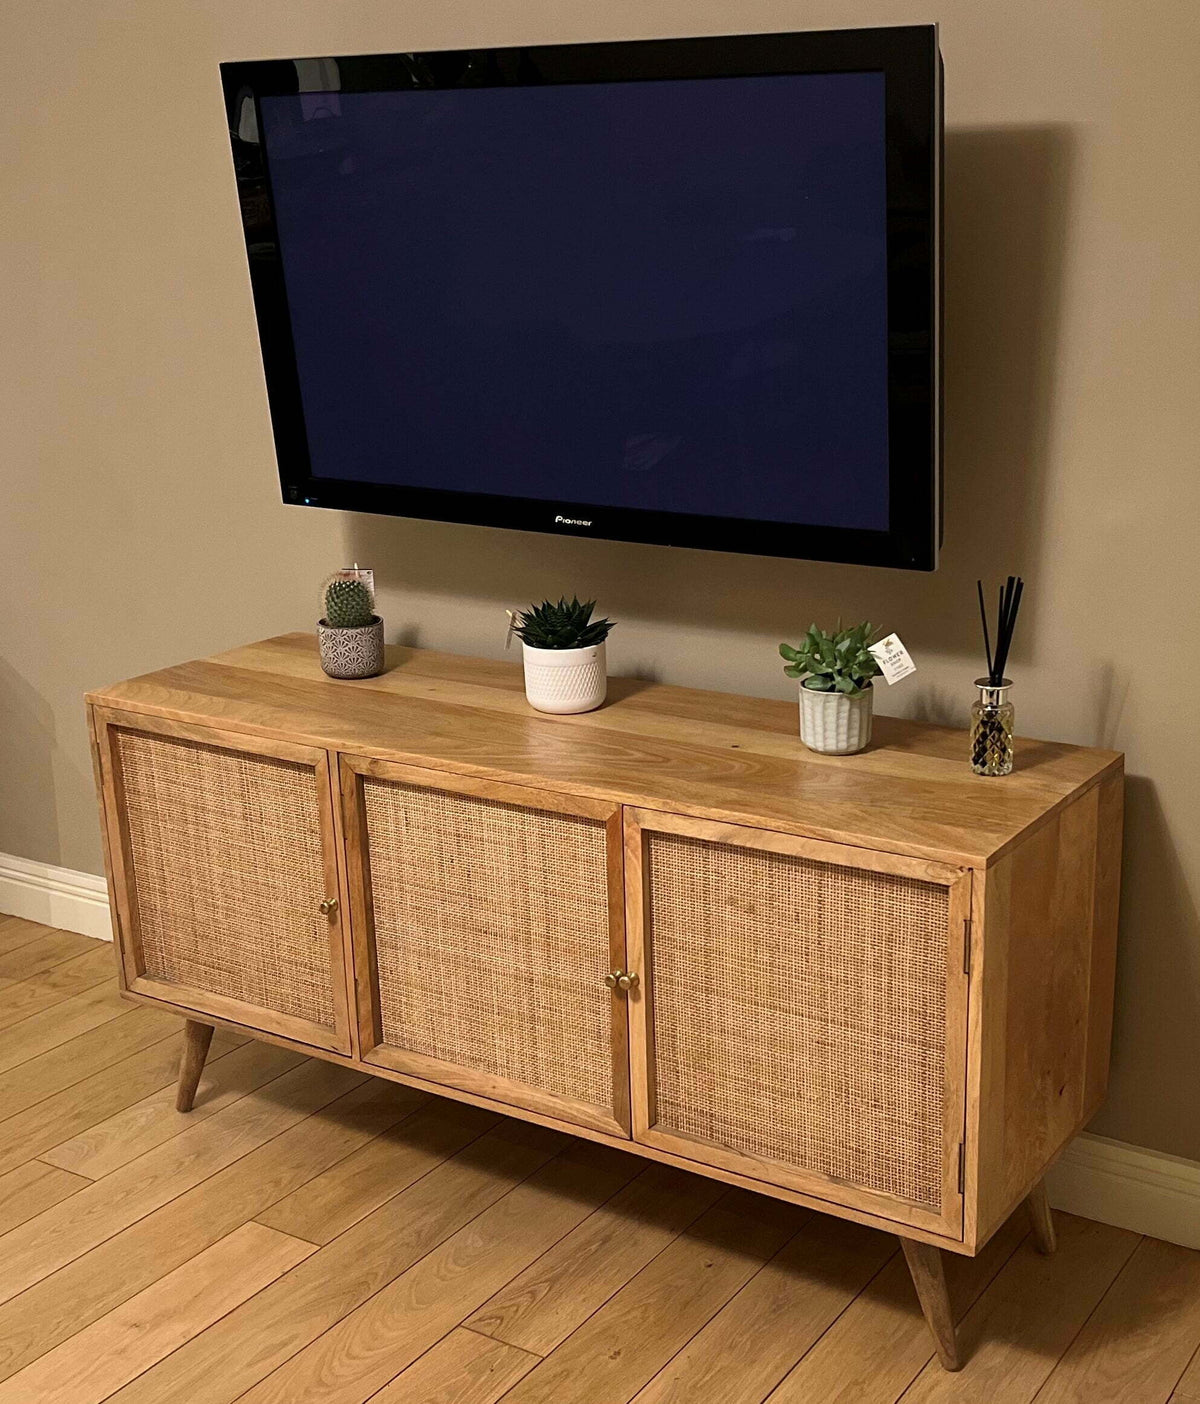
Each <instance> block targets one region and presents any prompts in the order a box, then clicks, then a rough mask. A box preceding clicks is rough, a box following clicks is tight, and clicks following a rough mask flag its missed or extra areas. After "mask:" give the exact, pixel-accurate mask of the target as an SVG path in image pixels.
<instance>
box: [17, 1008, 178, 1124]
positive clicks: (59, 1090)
mask: <svg viewBox="0 0 1200 1404" xmlns="http://www.w3.org/2000/svg"><path fill="white" fill-rule="evenodd" d="M84 1036H85V1035H83V1034H80V1035H79V1037H80V1038H83V1037H84ZM179 1036H180V1035H179V1033H178V1032H175V1033H169V1034H166V1035H164V1036H163V1037H162V1038H155V1039H151V1041H150V1042H149V1043H147V1044H146V1045H145V1046H144V1047H142V1048H139V1049H137V1050H136V1051H135V1052H133V1053H130V1054H129V1055H128V1057H126V1058H118V1059H117V1061H116V1062H115V1063H109V1064H108V1066H107V1067H103V1068H93V1069H91V1070H90V1071H88V1072H85V1073H84V1074H83V1076H82V1077H78V1078H76V1079H75V1081H74V1082H67V1083H64V1084H63V1086H62V1087H56V1088H55V1089H54V1091H53V1092H51V1093H50V1094H49V1095H48V1096H45V1097H39V1098H38V1099H37V1100H35V1101H32V1102H30V1103H28V1105H26V1106H23V1107H18V1108H17V1109H16V1111H11V1112H6V1113H5V1114H4V1115H3V1116H0V1128H3V1126H4V1123H5V1122H6V1121H11V1120H12V1118H13V1117H14V1116H21V1115H22V1114H23V1113H25V1112H27V1111H30V1110H31V1109H32V1108H34V1107H37V1106H41V1104H42V1103H43V1102H48V1101H50V1099H51V1098H52V1097H57V1096H59V1095H60V1094H61V1093H63V1092H69V1091H70V1090H71V1088H72V1087H78V1086H79V1084H80V1083H81V1082H86V1081H87V1080H88V1078H90V1077H97V1076H99V1074H100V1073H104V1072H108V1071H109V1070H110V1069H112V1068H118V1067H120V1066H121V1064H122V1063H124V1062H127V1061H128V1060H129V1058H136V1057H137V1056H138V1055H139V1054H141V1053H145V1052H146V1050H147V1049H148V1048H158V1047H159V1046H160V1045H161V1044H164V1043H169V1042H170V1041H171V1039H173V1038H179ZM73 1042H74V1039H71V1040H69V1042H68V1043H62V1044H59V1047H60V1048H67V1047H69V1046H70V1043H73ZM51 1052H57V1049H52V1050H51ZM38 1056H39V1057H48V1056H49V1055H48V1054H39V1055H38ZM30 1061H31V1062H36V1061H37V1060H36V1059H31V1060H30ZM2 1075H3V1074H0V1076H2ZM172 1081H174V1079H172ZM170 1085H171V1084H170V1083H169V1082H165V1083H163V1087H169V1086H170ZM157 1090H158V1091H161V1090H162V1088H158V1089H157ZM100 1120H101V1121H103V1120H104V1117H101V1118H100ZM93 1124H95V1123H93Z"/></svg>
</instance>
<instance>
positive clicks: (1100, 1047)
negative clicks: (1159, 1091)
mask: <svg viewBox="0 0 1200 1404" xmlns="http://www.w3.org/2000/svg"><path fill="white" fill-rule="evenodd" d="M1097 796H1098V800H1097V804H1098V814H1097V824H1096V893H1095V900H1094V903H1093V910H1092V979H1091V987H1090V992H1089V1006H1090V1007H1089V1010H1088V1036H1087V1075H1086V1081H1085V1084H1084V1093H1083V1118H1084V1120H1085V1121H1090V1120H1091V1118H1092V1116H1093V1115H1094V1114H1095V1112H1096V1111H1097V1110H1098V1108H1099V1106H1100V1103H1101V1101H1102V1100H1103V1098H1104V1093H1105V1091H1106V1089H1107V1087H1108V1060H1109V1052H1110V1049H1111V1047H1112V1021H1113V994H1114V988H1115V984H1116V974H1117V919H1118V916H1119V915H1120V910H1119V909H1120V904H1121V831H1122V824H1123V820H1124V811H1125V775H1124V772H1123V771H1118V772H1117V774H1116V775H1112V776H1110V777H1109V778H1108V779H1107V780H1105V781H1103V782H1102V784H1101V785H1100V786H1099V788H1098V791H1097Z"/></svg>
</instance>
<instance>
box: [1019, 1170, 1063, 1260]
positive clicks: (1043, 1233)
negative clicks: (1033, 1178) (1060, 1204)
mask: <svg viewBox="0 0 1200 1404" xmlns="http://www.w3.org/2000/svg"><path fill="white" fill-rule="evenodd" d="M1025 1207H1026V1209H1028V1210H1029V1222H1030V1223H1031V1224H1032V1226H1033V1242H1034V1246H1035V1247H1036V1248H1037V1250H1038V1252H1039V1253H1053V1252H1054V1250H1055V1249H1056V1248H1057V1247H1058V1237H1057V1235H1056V1234H1055V1232H1054V1219H1053V1217H1052V1216H1051V1213H1050V1200H1049V1198H1048V1197H1047V1195H1046V1182H1045V1180H1039V1181H1038V1182H1037V1185H1036V1186H1035V1188H1034V1189H1033V1191H1032V1193H1031V1194H1030V1195H1029V1197H1028V1199H1026V1201H1025Z"/></svg>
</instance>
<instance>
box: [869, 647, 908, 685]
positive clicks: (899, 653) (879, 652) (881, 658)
mask: <svg viewBox="0 0 1200 1404" xmlns="http://www.w3.org/2000/svg"><path fill="white" fill-rule="evenodd" d="M867 652H868V653H870V654H871V655H872V656H873V657H874V659H875V661H876V663H878V664H879V667H880V670H881V671H882V673H883V679H884V681H885V682H886V683H887V685H888V686H889V687H891V685H892V684H893V683H898V682H899V681H900V680H901V678H906V677H908V675H909V674H910V673H915V672H916V671H917V665H916V664H915V663H914V662H913V661H912V659H911V658H910V657H909V654H908V649H906V648H905V647H904V645H903V644H902V643H901V642H900V639H899V637H898V636H897V635H896V634H889V635H888V636H887V638H886V639H880V640H879V642H878V643H876V644H871V645H870V647H869V648H868V649H867Z"/></svg>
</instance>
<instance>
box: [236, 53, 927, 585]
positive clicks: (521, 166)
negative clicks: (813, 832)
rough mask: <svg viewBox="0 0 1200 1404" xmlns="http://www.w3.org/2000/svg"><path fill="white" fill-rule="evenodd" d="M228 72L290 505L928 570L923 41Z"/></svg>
mask: <svg viewBox="0 0 1200 1404" xmlns="http://www.w3.org/2000/svg"><path fill="white" fill-rule="evenodd" d="M222 77H223V82H224V90H225V98H226V109H227V114H228V121H229V132H230V137H231V141H232V145H233V156H234V166H235V170H236V175H237V182H238V189H239V194H240V204H241V213H242V222H243V226H244V230H245V237H246V248H247V251H248V254H249V260H250V273H251V283H252V287H253V293H254V304H255V309H256V313H257V319H258V330H259V336H260V340H261V343H262V351H263V361H264V365H265V371H266V384H267V391H268V399H269V403H270V409H271V417H272V422H273V428H274V436H275V445H276V451H277V456H278V462H279V472H280V478H281V481H282V487H283V496H284V500H285V501H287V502H291V503H298V504H304V505H307V506H314V507H334V508H343V509H350V510H354V511H365V512H382V513H391V514H395V515H400V516H406V517H419V518H431V519H436V520H442V521H452V522H472V523H478V524H483V525H491V526H500V527H515V528H521V529H525V530H534V531H548V532H559V533H569V534H575V535H584V536H598V537H608V538H615V539H620V540H629V541H644V542H658V543H665V544H669V545H677V546H693V547H702V548H708V549H717V550H729V551H746V552H752V553H756V554H763V555H781V556H798V557H808V558H812V559H818V560H833V561H853V562H861V563H866V564H872V565H885V566H896V567H905V568H910V569H932V568H933V567H934V565H935V564H936V560H937V549H938V544H939V538H940V513H939V498H940V482H939V456H940V455H939V445H940V423H941V411H940V406H941V396H940V382H939V336H938V329H939V319H940V307H939V284H940V238H939V196H938V192H939V184H940V172H941V145H942V143H941V65H940V60H939V55H938V46H937V31H936V29H935V28H934V27H933V26H915V27H903V28H890V29H862V30H846V31H824V32H816V33H807V34H755V35H740V36H737V37H730V38H703V39H678V40H653V41H639V42H629V43H625V42H620V43H603V44H571V45H551V46H546V47H521V48H504V49H464V50H456V51H453V52H434V53H404V54H376V55H365V56H359V57H352V58H297V59H286V60H285V59H273V60H269V61H257V62H247V63H227V64H223V65H222Z"/></svg>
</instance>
